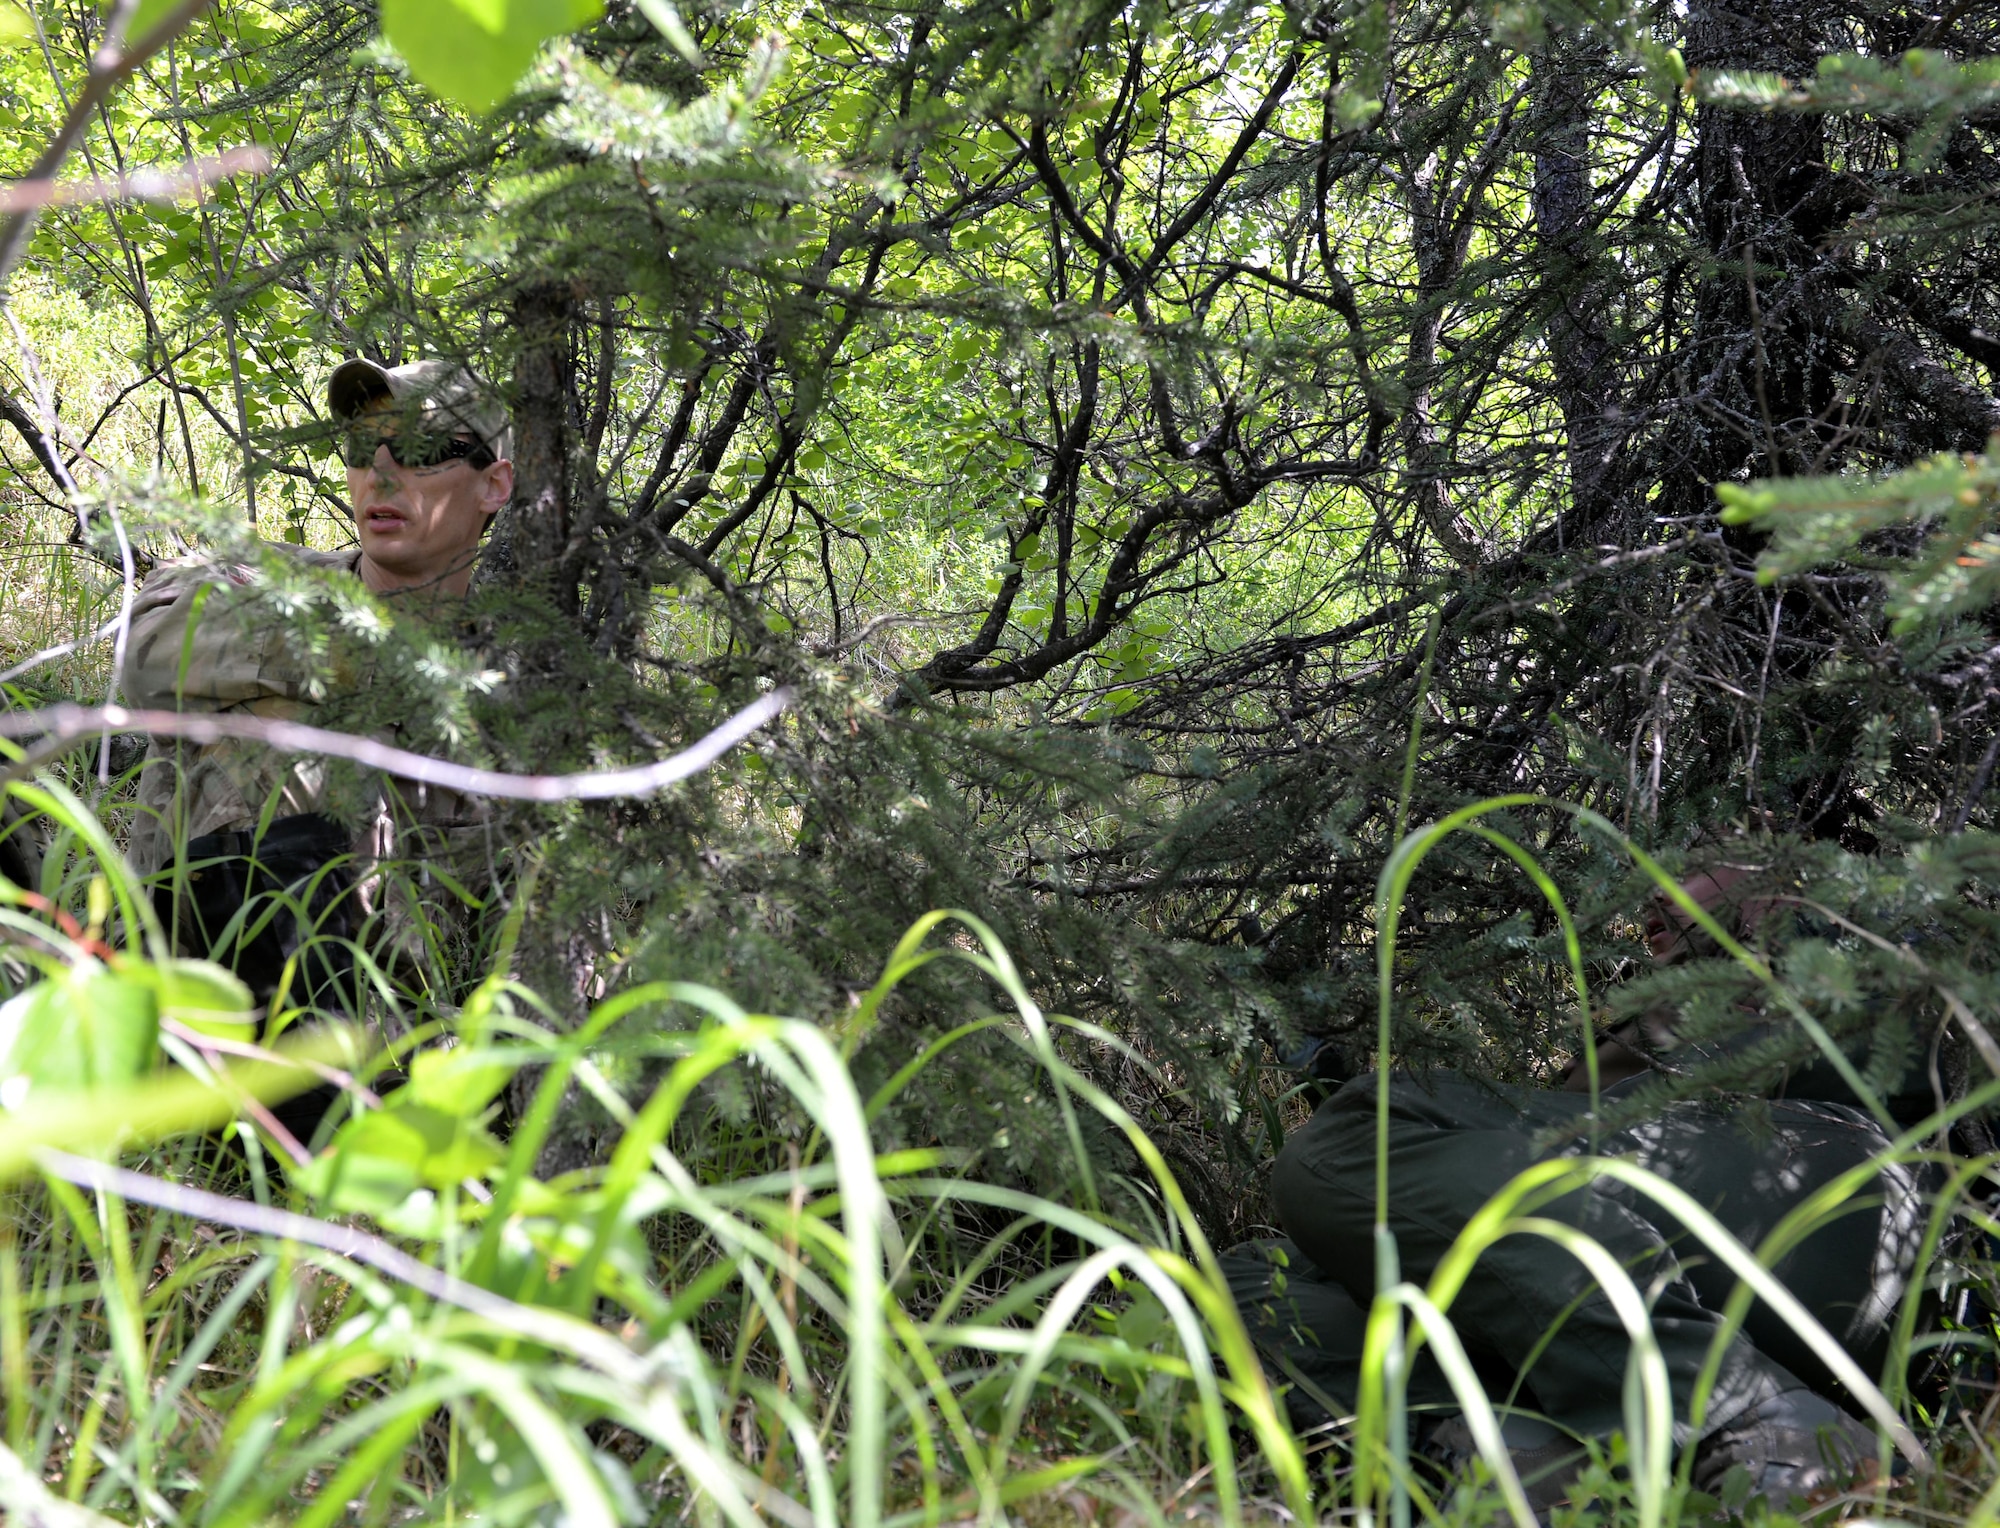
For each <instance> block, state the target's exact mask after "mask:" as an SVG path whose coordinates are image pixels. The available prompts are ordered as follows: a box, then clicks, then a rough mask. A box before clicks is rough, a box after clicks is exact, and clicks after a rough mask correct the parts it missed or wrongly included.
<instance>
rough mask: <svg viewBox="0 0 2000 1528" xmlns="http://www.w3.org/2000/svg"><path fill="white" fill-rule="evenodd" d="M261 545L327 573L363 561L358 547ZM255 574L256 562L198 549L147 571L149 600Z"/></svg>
mask: <svg viewBox="0 0 2000 1528" xmlns="http://www.w3.org/2000/svg"><path fill="white" fill-rule="evenodd" d="M260 545H262V546H263V548H264V550H265V551H266V552H270V553H274V554H276V555H278V556H280V557H284V558H286V559H287V560H288V561H291V562H295V563H299V564H301V565H303V566H305V567H308V568H314V569H318V570H321V571H324V572H328V573H353V572H355V571H357V569H358V568H359V566H360V562H361V549H360V548H359V547H346V548H343V549H342V550H340V551H337V552H322V551H320V550H319V549H318V548H317V547H309V546H293V545H291V544H290V543H288V542H282V541H266V542H262V543H260ZM256 577H257V569H256V567H255V565H254V564H251V563H247V562H237V561H232V560H229V559H226V558H218V557H215V556H213V555H212V554H204V553H200V552H197V553H195V554H193V555H192V556H188V557H176V558H174V559H172V560H171V561H167V562H161V563H159V564H157V565H156V566H155V567H154V568H153V571H152V572H150V573H149V574H147V575H146V589H145V593H146V597H147V602H148V603H149V604H159V603H162V602H163V601H164V600H171V599H174V598H176V597H178V596H179V595H181V594H183V593H185V592H186V591H187V590H188V589H191V588H194V587H197V586H199V585H201V584H235V585H237V586H239V587H241V586H245V585H248V584H250V583H253V582H254V581H255V580H256Z"/></svg>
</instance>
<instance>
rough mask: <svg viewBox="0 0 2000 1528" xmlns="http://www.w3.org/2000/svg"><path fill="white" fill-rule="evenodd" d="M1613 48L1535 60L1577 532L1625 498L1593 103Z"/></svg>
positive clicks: (1545, 246) (1576, 45)
mask: <svg viewBox="0 0 2000 1528" xmlns="http://www.w3.org/2000/svg"><path fill="white" fill-rule="evenodd" d="M1602 58H1603V49H1602V48H1597V47H1591V46H1589V45H1587V44H1583V43H1581V42H1579V41H1578V40H1577V39H1575V38H1574V37H1559V38H1557V39H1556V40H1555V41H1553V42H1551V44H1550V45H1549V47H1548V48H1547V49H1546V50H1545V51H1544V52H1543V53H1541V54H1540V55H1539V56H1538V57H1537V58H1536V59H1535V61H1534V91H1535V106H1534V116H1533V119H1532V121H1531V124H1530V140H1531V142H1532V144H1533V152H1534V158H1535V182H1534V192H1533V195H1532V198H1531V202H1532V207H1533V211H1534V217H1535V236H1536V239H1537V241H1538V242H1539V243H1540V245H1541V251H1542V266H1543V270H1544V271H1545V273H1546V274H1545V276H1544V280H1545V282H1546V284H1547V291H1548V328H1547V331H1546V332H1547V336H1548V348H1549V359H1550V364H1551V367H1552V369H1553V370H1554V372H1555V379H1556V401H1557V405H1558V406H1559V407H1560V408H1561V410H1562V416H1563V435H1564V439H1565V442H1566V444H1567V457H1568V466H1569V488H1570V507H1569V510H1568V514H1567V516H1566V519H1567V522H1568V526H1567V527H1566V528H1572V529H1573V531H1574V534H1575V535H1576V536H1577V537H1588V536H1589V535H1590V534H1591V531H1590V528H1591V527H1593V526H1597V525H1600V524H1602V523H1603V521H1604V520H1605V518H1606V516H1607V515H1608V514H1610V513H1611V512H1612V510H1613V509H1614V508H1615V501H1616V497H1617V493H1616V486H1615V484H1614V482H1613V479H1614V477H1615V474H1614V473H1613V471H1612V467H1611V458H1612V454H1613V453H1614V452H1615V451H1616V450H1617V449H1618V446H1619V443H1620V440H1621V432H1620V430H1619V427H1618V418H1619V412H1620V410H1619V399H1618V393H1617V377H1616V375H1615V373H1614V371H1613V368H1612V365H1611V341H1610V337H1609V336H1608V335H1607V333H1606V332H1605V323H1606V307H1607V304H1608V299H1609V292H1608V290H1607V286H1606V283H1605V280H1604V276H1603V273H1602V271H1601V270H1599V269H1598V268H1597V262H1596V259H1595V255H1596V247H1597V238H1596V229H1595V227H1594V213H1593V203H1592V184H1591V165H1590V127H1591V106H1592V103H1593V100H1594V98H1595V96H1596V94H1597V90H1598V87H1599V84H1600V82H1601V64H1602Z"/></svg>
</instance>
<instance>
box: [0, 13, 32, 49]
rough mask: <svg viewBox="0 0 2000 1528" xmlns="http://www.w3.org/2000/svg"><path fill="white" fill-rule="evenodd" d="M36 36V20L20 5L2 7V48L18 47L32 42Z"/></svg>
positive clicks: (0, 19)
mask: <svg viewBox="0 0 2000 1528" xmlns="http://www.w3.org/2000/svg"><path fill="white" fill-rule="evenodd" d="M34 36H35V18H34V17H33V16H30V15H29V14H28V13H27V11H26V10H24V9H23V8H22V7H20V6H18V5H0V48H13V47H18V46H19V45H20V44H22V43H24V42H32V41H33V40H34Z"/></svg>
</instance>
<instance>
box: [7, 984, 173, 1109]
mask: <svg viewBox="0 0 2000 1528" xmlns="http://www.w3.org/2000/svg"><path fill="white" fill-rule="evenodd" d="M159 1029H160V1021H159V1006H158V1002H157V1000H156V997H155V993H154V989H153V985H152V983H150V982H148V981H146V980H144V979H134V978H133V977H130V976H127V975H124V974H121V973H119V972H117V971H113V970H110V969H109V968H107V967H105V966H102V965H99V964H98V963H97V962H96V961H86V962H84V963H82V964H80V965H77V966H75V967H73V968H71V969H69V970H67V971H64V972H63V973H62V974H61V975H59V976H53V977H50V978H49V979H48V980H47V981H44V982H38V983H37V984H36V985H35V986H33V987H30V988H29V989H28V990H27V991H26V992H23V993H21V994H20V995H19V996H17V997H14V998H12V999H10V1000H9V1001H8V1002H7V1003H6V1004H5V1005H4V1006H0V1106H4V1107H6V1108H8V1109H16V1108H19V1107H20V1106H21V1104H23V1103H25V1102H26V1101H27V1099H28V1098H29V1097H30V1096H31V1095H32V1096H36V1097H39V1096H40V1095H42V1094H44V1093H50V1092H67V1091H73V1090H76V1089H80V1088H103V1087H116V1086H119V1085H120V1084H123V1083H128V1082H132V1081H134V1080H136V1079H137V1078H139V1077H141V1076H143V1075H144V1074H145V1073H146V1072H147V1071H148V1070H149V1069H150V1068H151V1067H152V1064H153V1054H154V1050H155V1047H156V1045H157V1042H158V1039H159Z"/></svg>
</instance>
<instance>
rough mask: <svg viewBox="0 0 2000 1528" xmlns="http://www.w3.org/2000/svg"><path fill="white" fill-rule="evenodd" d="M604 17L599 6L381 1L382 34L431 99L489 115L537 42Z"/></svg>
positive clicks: (505, 0)
mask: <svg viewBox="0 0 2000 1528" xmlns="http://www.w3.org/2000/svg"><path fill="white" fill-rule="evenodd" d="M603 14H604V0H382V35H383V36H384V37H386V38H388V40H389V42H390V45H391V46H393V47H394V48H395V50H396V51H397V52H398V53H400V54H402V56H403V59H404V61H405V62H406V63H408V64H409V66H410V72H411V73H412V74H414V75H415V76H416V77H417V78H418V79H419V80H421V81H422V82H423V83H424V84H425V85H427V86H429V87H430V89H432V90H433V91H435V92H436V93H437V94H438V95H440V96H443V97H444V98H445V99H446V100H447V101H450V102H452V103H453V104H454V105H457V106H463V107H465V108H466V110H468V111H474V112H489V111H491V110H492V109H493V108H494V107H496V106H498V105H499V104H500V103H501V102H502V101H504V100H506V99H507V97H508V96H509V95H510V94H512V93H513V89H514V85H515V83H516V82H517V81H518V80H519V79H520V78H521V75H522V73H523V72H524V71H525V70H526V69H527V67H528V65H529V64H531V63H533V62H534V58H535V54H536V53H537V52H538V51H539V50H540V49H541V46H542V44H543V43H545V42H547V41H548V40H549V39H550V38H551V37H560V36H562V35H563V34H565V33H568V32H574V31H575V30H576V29H577V28H578V27H582V26H588V25H589V24H590V23H591V22H593V21H595V20H596V19H597V18H598V17H599V16H601V15H603Z"/></svg>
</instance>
